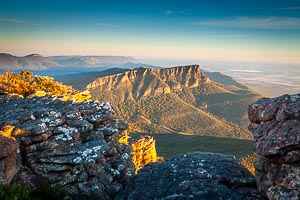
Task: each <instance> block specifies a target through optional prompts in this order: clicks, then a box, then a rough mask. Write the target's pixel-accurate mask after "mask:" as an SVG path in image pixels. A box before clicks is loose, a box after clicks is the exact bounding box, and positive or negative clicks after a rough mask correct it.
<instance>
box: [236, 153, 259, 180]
mask: <svg viewBox="0 0 300 200" xmlns="http://www.w3.org/2000/svg"><path fill="white" fill-rule="evenodd" d="M255 158H256V154H255V153H251V154H249V155H247V156H245V157H242V158H241V159H240V160H239V163H240V164H241V165H243V166H244V167H246V169H248V171H249V172H250V173H251V174H253V175H255V168H254V161H255Z"/></svg>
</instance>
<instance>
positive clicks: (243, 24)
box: [192, 17, 300, 30]
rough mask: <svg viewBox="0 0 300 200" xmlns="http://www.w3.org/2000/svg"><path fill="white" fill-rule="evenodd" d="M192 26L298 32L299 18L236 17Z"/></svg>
mask: <svg viewBox="0 0 300 200" xmlns="http://www.w3.org/2000/svg"><path fill="white" fill-rule="evenodd" d="M192 24H193V25H199V26H213V27H232V28H250V29H252V28H253V29H274V30H299V29H300V18H293V17H266V18H250V17H238V18H231V19H210V20H203V21H198V22H193V23H192Z"/></svg>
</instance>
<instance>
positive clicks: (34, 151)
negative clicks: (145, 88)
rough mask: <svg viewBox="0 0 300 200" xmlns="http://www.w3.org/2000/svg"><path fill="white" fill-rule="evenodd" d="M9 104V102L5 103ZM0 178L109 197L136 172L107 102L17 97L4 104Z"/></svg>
mask: <svg viewBox="0 0 300 200" xmlns="http://www.w3.org/2000/svg"><path fill="white" fill-rule="evenodd" d="M6 101H8V102H6ZM0 127H1V132H0V180H1V183H20V184H24V185H29V186H31V187H33V188H35V187H39V186H42V185H48V184H49V185H57V186H60V187H63V188H65V189H66V190H67V191H68V192H69V193H70V196H71V198H72V199H111V198H113V197H114V195H115V194H116V193H117V192H118V191H120V190H121V189H122V188H123V187H124V185H125V184H126V183H127V181H128V180H129V179H130V178H131V176H133V174H134V164H133V163H132V160H131V159H132V155H133V154H132V150H131V149H130V148H129V146H127V145H126V144H121V143H119V138H120V137H122V136H123V134H124V130H125V129H127V125H126V123H124V122H123V121H121V120H119V119H115V118H113V110H112V108H111V106H110V105H109V104H108V103H99V102H96V101H85V102H83V103H75V102H74V101H66V102H64V101H61V100H59V99H58V98H57V97H52V96H50V95H46V96H45V97H33V98H18V99H15V100H11V101H9V100H5V103H2V104H0Z"/></svg>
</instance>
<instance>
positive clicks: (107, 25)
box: [96, 22, 119, 28]
mask: <svg viewBox="0 0 300 200" xmlns="http://www.w3.org/2000/svg"><path fill="white" fill-rule="evenodd" d="M96 25H97V26H102V27H107V28H117V27H119V26H118V25H116V24H112V23H104V22H99V23H96Z"/></svg>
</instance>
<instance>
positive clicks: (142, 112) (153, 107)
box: [56, 65, 261, 139]
mask: <svg viewBox="0 0 300 200" xmlns="http://www.w3.org/2000/svg"><path fill="white" fill-rule="evenodd" d="M205 73H206V74H207V75H205ZM205 73H204V72H203V71H202V70H201V69H200V66H199V65H189V66H178V67H172V68H162V69H153V68H146V67H140V68H136V69H120V68H113V69H109V70H105V71H102V72H97V73H81V74H77V75H64V76H57V77H56V80H58V81H62V82H63V83H65V84H70V85H73V86H74V87H75V88H77V89H81V90H89V91H90V93H91V94H92V95H93V98H95V99H97V100H99V101H108V102H110V103H111V104H112V106H113V107H114V109H115V111H116V114H117V116H118V117H119V118H122V119H124V120H125V121H127V122H129V124H130V125H131V129H132V131H135V132H142V133H179V134H185V135H209V136H218V137H233V138H244V139H245V138H247V139H249V138H251V136H250V134H249V131H248V130H247V125H248V119H247V115H246V110H247V108H248V104H249V103H250V102H253V101H254V100H256V99H258V98H260V97H261V96H260V95H258V94H255V93H253V92H252V91H250V90H249V89H248V88H247V87H246V86H244V85H242V84H240V83H238V82H236V81H235V80H233V79H232V78H231V77H228V76H225V75H223V74H221V73H211V72H205ZM79 77H81V78H79ZM78 78H79V79H78ZM233 113H234V114H233Z"/></svg>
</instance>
